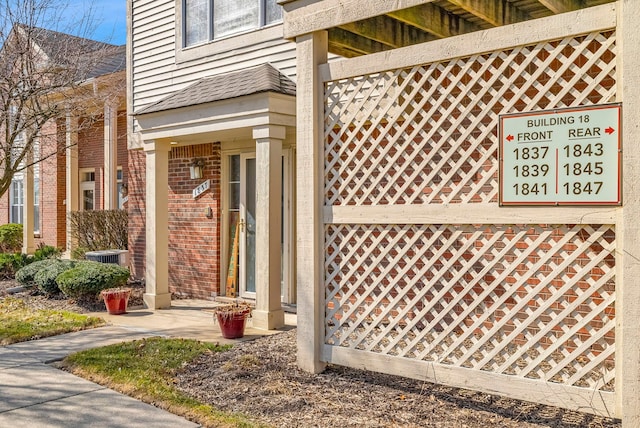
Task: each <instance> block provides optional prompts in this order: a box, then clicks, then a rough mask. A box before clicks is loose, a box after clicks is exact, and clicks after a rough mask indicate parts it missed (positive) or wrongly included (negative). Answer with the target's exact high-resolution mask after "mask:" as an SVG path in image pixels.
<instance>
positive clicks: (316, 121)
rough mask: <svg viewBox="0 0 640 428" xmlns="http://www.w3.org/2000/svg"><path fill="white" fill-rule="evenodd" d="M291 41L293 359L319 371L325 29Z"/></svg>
mask: <svg viewBox="0 0 640 428" xmlns="http://www.w3.org/2000/svg"><path fill="white" fill-rule="evenodd" d="M296 44H297V58H298V63H297V68H296V70H297V75H298V76H297V84H296V85H297V90H296V92H297V93H298V95H297V97H296V103H297V108H296V110H297V113H296V114H297V119H296V122H297V125H296V126H297V139H296V145H297V165H296V173H297V179H296V183H297V196H298V197H297V202H296V207H297V213H296V218H297V250H296V257H297V273H296V277H297V287H298V305H297V306H298V365H299V366H300V367H301V368H302V369H303V370H306V371H309V372H312V373H319V372H321V371H322V370H324V368H325V363H324V362H322V361H321V359H320V358H321V351H322V346H323V343H324V288H323V287H324V280H323V278H324V269H323V266H324V263H323V235H322V230H323V229H322V226H323V224H322V221H323V220H322V188H323V137H322V135H323V129H322V124H323V122H324V121H323V111H324V107H323V103H324V100H323V96H322V95H323V93H324V91H323V84H322V79H321V78H320V75H319V70H318V64H322V63H326V61H327V46H328V42H327V33H326V32H324V31H322V32H316V33H312V34H307V35H304V36H300V37H298V38H297V39H296Z"/></svg>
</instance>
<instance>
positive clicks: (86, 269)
mask: <svg viewBox="0 0 640 428" xmlns="http://www.w3.org/2000/svg"><path fill="white" fill-rule="evenodd" d="M129 275H130V274H129V269H126V268H123V267H120V266H118V265H114V264H108V263H98V262H92V261H81V262H77V265H76V266H75V267H74V268H73V269H70V270H67V271H66V272H63V273H61V274H60V275H59V276H58V278H57V279H56V282H57V283H58V287H59V288H60V290H62V292H63V293H64V294H65V295H66V296H68V297H74V298H77V297H88V296H92V295H93V296H95V295H97V294H98V293H99V292H100V291H102V290H105V289H107V288H112V287H122V286H124V285H126V283H127V280H128V279H129Z"/></svg>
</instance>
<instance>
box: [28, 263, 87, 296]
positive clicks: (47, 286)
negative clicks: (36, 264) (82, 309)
mask: <svg viewBox="0 0 640 428" xmlns="http://www.w3.org/2000/svg"><path fill="white" fill-rule="evenodd" d="M50 260H52V261H53V263H51V264H49V265H47V266H45V267H43V268H42V269H40V270H38V271H37V272H36V273H35V275H33V283H34V284H35V285H36V287H38V289H39V290H40V291H42V292H43V293H45V294H58V293H59V292H60V289H59V288H58V283H57V282H56V278H57V277H58V275H60V274H61V273H62V272H65V271H68V270H69V269H73V268H74V267H75V266H76V263H77V262H76V261H73V260H56V259H50Z"/></svg>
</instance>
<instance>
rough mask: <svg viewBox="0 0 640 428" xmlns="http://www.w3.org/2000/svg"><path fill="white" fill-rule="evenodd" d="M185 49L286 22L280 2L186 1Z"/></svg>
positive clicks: (237, 0) (245, 0)
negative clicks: (283, 19) (283, 20)
mask: <svg viewBox="0 0 640 428" xmlns="http://www.w3.org/2000/svg"><path fill="white" fill-rule="evenodd" d="M183 2H184V3H183V6H184V7H183V20H182V22H183V34H184V38H183V40H184V46H185V47H187V46H193V45H197V44H200V43H204V42H207V41H209V40H214V39H219V38H221V37H225V36H230V35H233V34H237V33H243V32H246V31H250V30H255V29H257V28H260V27H264V26H267V25H271V24H274V23H276V22H280V21H282V7H281V6H280V5H278V4H277V3H276V0H183Z"/></svg>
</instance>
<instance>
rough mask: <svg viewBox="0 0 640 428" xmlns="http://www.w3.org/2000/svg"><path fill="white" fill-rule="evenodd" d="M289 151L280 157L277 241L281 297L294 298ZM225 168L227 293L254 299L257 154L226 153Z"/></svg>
mask: <svg viewBox="0 0 640 428" xmlns="http://www.w3.org/2000/svg"><path fill="white" fill-rule="evenodd" d="M291 158H292V157H291V156H290V151H289V150H286V151H284V153H283V157H282V167H283V168H282V176H281V177H282V208H281V210H282V211H281V214H282V223H281V233H280V245H281V247H280V248H281V256H282V262H281V266H280V270H281V276H280V277H281V287H282V293H281V295H282V301H283V302H284V303H292V302H293V301H294V300H295V290H293V286H292V284H293V282H294V281H293V280H292V260H291V247H292V245H291V241H292V236H293V225H292V224H291V221H290V219H291V218H292V215H291V202H290V195H291V192H292V190H291V187H292V183H291V178H290V175H291V174H290V171H291V170H292V168H291V165H290V162H291ZM228 159H229V172H228V186H229V187H228V192H229V193H228V197H229V199H228V201H229V202H228V203H229V205H228V210H229V220H228V230H227V237H228V245H227V263H228V264H227V275H226V281H225V282H226V284H225V287H226V295H227V296H240V297H243V298H249V299H255V297H256V157H255V153H242V154H236V155H229V157H228Z"/></svg>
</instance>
